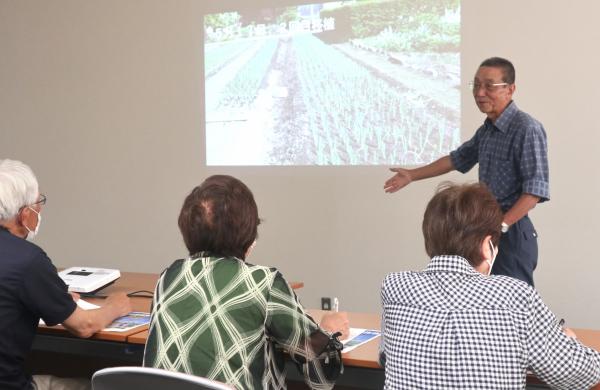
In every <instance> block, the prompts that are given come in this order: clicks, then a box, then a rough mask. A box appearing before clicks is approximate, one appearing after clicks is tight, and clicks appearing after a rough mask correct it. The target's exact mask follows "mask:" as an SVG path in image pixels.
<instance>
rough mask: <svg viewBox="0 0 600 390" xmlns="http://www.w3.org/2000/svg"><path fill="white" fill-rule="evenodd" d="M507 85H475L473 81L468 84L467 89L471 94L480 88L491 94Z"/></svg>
mask: <svg viewBox="0 0 600 390" xmlns="http://www.w3.org/2000/svg"><path fill="white" fill-rule="evenodd" d="M507 85H508V83H483V84H481V83H476V82H473V81H470V82H469V88H470V89H471V90H472V91H473V92H477V91H479V89H480V88H483V89H485V90H486V91H488V92H493V91H495V90H496V89H497V88H498V87H504V86H507Z"/></svg>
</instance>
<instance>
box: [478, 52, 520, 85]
mask: <svg viewBox="0 0 600 390" xmlns="http://www.w3.org/2000/svg"><path fill="white" fill-rule="evenodd" d="M484 66H487V67H490V68H500V69H502V74H503V75H504V76H503V77H502V81H503V82H505V83H508V84H514V83H515V67H514V66H513V64H512V62H510V61H509V60H507V59H506V58H501V57H491V58H488V59H487V60H483V62H482V63H481V65H479V67H480V68H481V67H484Z"/></svg>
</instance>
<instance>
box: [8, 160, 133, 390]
mask: <svg viewBox="0 0 600 390" xmlns="http://www.w3.org/2000/svg"><path fill="white" fill-rule="evenodd" d="M45 203H46V197H45V196H44V195H41V194H40V193H39V191H38V182H37V179H36V178H35V176H34V174H33V172H32V171H31V169H30V168H29V167H28V166H27V165H25V164H23V163H22V162H19V161H13V160H0V389H19V390H21V389H38V390H42V389H52V388H59V389H71V388H73V389H75V388H77V389H79V388H89V381H87V383H85V382H84V383H83V387H82V386H81V384H80V383H78V381H74V380H68V379H64V380H63V379H60V378H54V377H48V376H34V377H33V378H32V377H31V376H30V375H27V374H26V373H25V371H24V367H23V364H24V360H25V358H26V357H27V354H28V353H29V351H30V349H31V345H32V343H33V338H34V336H35V333H36V329H37V326H38V323H39V321H40V318H42V319H43V320H44V322H45V323H46V324H47V325H56V324H59V323H62V324H63V326H64V327H65V328H67V330H68V331H70V332H71V333H73V334H75V335H77V336H79V337H90V336H91V335H92V334H94V333H95V332H97V331H98V330H100V329H102V328H104V327H106V325H108V324H109V323H110V322H112V321H113V320H114V319H115V318H117V317H120V316H122V315H125V314H127V313H128V312H130V311H131V308H130V305H129V298H127V296H125V295H124V294H118V295H114V296H111V297H109V298H107V300H106V302H105V305H104V306H103V307H102V308H100V309H96V310H87V311H86V310H82V309H80V308H78V307H77V305H76V303H75V302H74V299H76V298H77V297H73V296H71V295H70V294H69V293H68V292H67V286H66V285H65V283H64V282H63V281H62V279H60V277H59V276H58V274H57V273H56V268H54V265H52V262H51V261H50V259H49V258H48V256H47V255H46V253H44V251H43V250H42V249H41V248H40V247H38V246H37V245H35V244H33V243H31V242H29V241H28V240H30V239H32V238H33V237H34V236H35V235H36V234H37V232H38V230H39V227H40V222H41V219H42V217H41V210H42V206H43V205H44V204H45ZM54 386H56V387H54Z"/></svg>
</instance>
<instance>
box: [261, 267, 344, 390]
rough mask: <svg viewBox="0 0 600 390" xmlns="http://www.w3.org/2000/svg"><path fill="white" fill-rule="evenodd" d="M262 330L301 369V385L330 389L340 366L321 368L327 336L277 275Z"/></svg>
mask: <svg viewBox="0 0 600 390" xmlns="http://www.w3.org/2000/svg"><path fill="white" fill-rule="evenodd" d="M266 327H267V330H268V332H269V335H270V337H271V338H273V339H274V340H275V341H276V342H277V343H278V344H280V345H281V346H283V348H284V349H285V350H286V351H287V352H288V353H289V355H290V357H291V358H292V360H294V361H295V362H296V363H298V364H300V365H301V366H302V371H303V374H304V380H305V382H306V383H307V384H308V385H309V386H310V388H311V389H330V388H332V387H333V385H334V381H335V378H337V376H338V375H339V374H340V373H341V369H342V366H341V364H340V365H339V366H338V367H335V368H334V371H335V372H333V373H332V372H331V367H325V365H326V362H325V354H322V352H323V351H324V349H325V348H326V346H327V344H328V342H329V339H330V336H329V334H327V333H326V332H325V331H323V330H322V329H321V328H319V326H318V325H317V324H316V323H315V321H314V320H313V319H312V318H311V317H310V316H309V315H308V314H307V313H306V312H305V311H304V309H303V308H302V305H300V303H299V302H298V299H297V297H296V294H295V293H294V292H293V290H292V289H291V288H290V286H289V285H288V283H287V282H286V281H285V279H284V278H283V276H282V275H281V274H280V273H279V272H277V273H276V276H275V279H274V281H273V285H272V287H271V293H270V295H269V300H268V302H267V318H266Z"/></svg>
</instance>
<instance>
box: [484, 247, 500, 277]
mask: <svg viewBox="0 0 600 390" xmlns="http://www.w3.org/2000/svg"><path fill="white" fill-rule="evenodd" d="M488 242H489V243H490V253H491V254H492V258H491V259H485V261H486V262H487V263H488V265H489V266H490V268H489V269H488V272H487V274H488V276H489V275H490V274H491V273H492V266H493V265H494V261H496V256H497V255H498V251H497V250H496V248H495V247H494V244H492V240H490V241H488Z"/></svg>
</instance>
